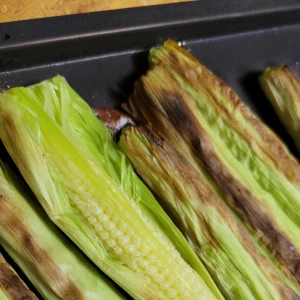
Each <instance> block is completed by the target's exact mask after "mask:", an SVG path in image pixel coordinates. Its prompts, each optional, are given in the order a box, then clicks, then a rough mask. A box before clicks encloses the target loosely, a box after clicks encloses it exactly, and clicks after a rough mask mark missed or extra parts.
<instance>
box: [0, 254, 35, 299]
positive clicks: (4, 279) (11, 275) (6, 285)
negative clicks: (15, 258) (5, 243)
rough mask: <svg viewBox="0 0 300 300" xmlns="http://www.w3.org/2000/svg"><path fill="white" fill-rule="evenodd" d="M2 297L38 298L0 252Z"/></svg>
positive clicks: (0, 297) (0, 293)
mask: <svg viewBox="0 0 300 300" xmlns="http://www.w3.org/2000/svg"><path fill="white" fill-rule="evenodd" d="M0 299H1V300H37V297H36V296H35V295H34V294H33V293H32V292H31V291H30V290H29V289H28V287H27V286H26V285H25V283H24V282H23V280H22V279H21V278H20V277H19V276H18V274H17V273H16V272H15V270H14V269H13V268H12V267H11V266H10V265H9V264H8V263H7V262H6V261H5V259H4V257H3V256H2V254H1V253H0Z"/></svg>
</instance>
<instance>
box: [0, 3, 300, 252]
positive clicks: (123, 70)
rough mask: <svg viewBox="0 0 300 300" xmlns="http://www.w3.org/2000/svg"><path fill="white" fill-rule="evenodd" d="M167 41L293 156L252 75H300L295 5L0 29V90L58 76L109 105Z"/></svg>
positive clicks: (150, 10) (215, 6)
mask: <svg viewBox="0 0 300 300" xmlns="http://www.w3.org/2000/svg"><path fill="white" fill-rule="evenodd" d="M167 38H173V39H175V40H177V41H178V42H180V43H183V44H184V45H185V47H187V48H188V49H189V50H190V51H191V52H192V53H193V54H194V55H195V56H196V57H197V58H198V59H199V60H201V61H202V62H203V63H205V64H206V65H207V66H208V67H209V68H210V69H211V70H212V71H214V72H215V73H216V74H217V75H219V76H220V77H221V78H222V79H224V80H225V81H226V82H227V83H228V84H229V85H230V86H232V87H233V88H234V89H235V90H236V91H237V92H238V94H239V95H240V96H241V97H242V99H243V100H244V101H245V102H246V103H247V104H248V105H249V106H250V107H251V108H252V109H253V110H254V112H255V113H256V114H257V115H258V116H259V117H260V118H261V119H262V120H263V121H264V122H266V123H267V124H268V125H269V126H270V127H271V128H273V129H274V130H275V131H276V132H277V133H278V134H279V135H280V136H281V138H282V139H283V140H284V141H285V142H286V143H287V144H288V145H289V147H290V149H291V151H292V152H294V154H295V155H297V154H296V151H295V147H294V145H293V143H292V142H291V139H290V138H289V136H288V134H287V133H286V131H285V130H284V128H283V126H282V125H281V124H280V122H279V121H278V118H277V117H276V115H275V114H274V112H273V110H272V107H271V106H270V104H269V103H268V101H267V100H266V98H265V97H264V95H263V93H262V91H261V89H260V87H259V84H258V80H257V77H258V74H259V73H260V72H261V71H263V70H264V69H265V68H266V67H267V66H274V65H279V64H288V65H289V66H291V67H292V68H293V69H294V71H295V72H296V73H298V75H300V1H299V0H285V1H282V0H228V1H225V0H201V1H196V2H190V3H188V2H185V3H181V4H171V5H160V6H153V7H146V8H135V9H126V10H118V11H108V12H99V13H89V14H80V15H74V16H67V17H55V18H49V19H38V20H30V21H22V22H12V23H4V24H0V88H2V89H7V88H9V87H14V86H21V85H22V86H23V85H29V84H33V83H36V82H38V81H41V80H43V79H46V78H49V77H52V76H54V75H56V74H61V75H63V76H65V77H66V79H67V80H68V81H69V83H70V84H71V85H72V86H73V87H74V88H75V89H76V90H77V91H78V92H79V94H81V96H83V98H84V99H85V100H86V101H87V102H88V103H89V104H90V105H91V106H105V107H115V106H118V105H119V104H121V103H122V102H123V101H126V99H127V97H128V95H129V94H130V93H131V91H132V89H133V85H134V81H135V80H136V79H138V78H139V76H141V75H142V74H143V73H144V72H145V71H146V70H147V67H148V65H147V55H148V51H149V49H150V47H152V46H156V45H160V44H161V43H162V42H163V41H164V40H166V39H167ZM3 151H4V150H3V149H2V148H1V147H0V153H1V156H2V155H3ZM0 250H1V249H0Z"/></svg>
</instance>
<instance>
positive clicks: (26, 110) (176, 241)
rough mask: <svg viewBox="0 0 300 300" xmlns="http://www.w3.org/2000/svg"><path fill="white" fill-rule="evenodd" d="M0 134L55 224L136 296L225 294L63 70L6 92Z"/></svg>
mask: <svg viewBox="0 0 300 300" xmlns="http://www.w3.org/2000/svg"><path fill="white" fill-rule="evenodd" d="M0 135H1V138H2V139H3V142H4V144H5V146H6V148H7V149H8V152H9V153H10V155H11V156H12V157H13V159H14V161H15V163H16V165H17V166H18V168H19V169H20V171H21V173H22V175H23V176H24V178H25V180H26V181H27V183H28V184H29V186H30V187H31V189H32V190H33V192H34V193H35V194H36V196H37V198H38V199H39V201H40V202H41V204H42V206H43V207H44V209H45V210H46V212H47V214H48V215H49V217H50V218H51V219H52V220H53V222H54V223H55V224H57V225H58V226H59V227H60V228H61V229H62V230H63V231H64V232H65V233H66V234H67V235H68V236H69V237H70V238H71V239H72V240H73V241H74V242H75V243H76V244H77V245H78V247H79V248H81V250H82V251H83V252H84V253H85V254H86V255H87V256H88V257H89V258H90V259H91V260H92V261H93V262H94V263H95V264H96V265H97V266H98V267H99V268H100V269H102V270H103V271H104V272H105V273H106V274H107V275H108V276H110V277H111V278H112V279H113V280H114V281H115V282H117V283H118V284H119V285H120V286H121V287H122V288H124V289H125V290H126V291H127V292H128V293H129V294H130V295H131V296H133V297H134V298H135V299H181V298H186V299H201V298H205V299H215V298H217V299H222V296H221V294H220V292H219V290H218V289H217V288H216V286H215V284H214V282H213V281H212V279H211V277H210V276H209V274H208V272H207V270H206V269H205V268H204V266H203V265H202V263H201V262H200V260H199V259H198V257H197V256H196V255H195V253H194V252H193V250H192V249H191V248H190V246H189V245H188V243H187V241H186V240H185V239H184V237H183V236H182V235H181V233H180V231H179V230H178V229H177V228H176V227H175V226H174V224H173V223H172V222H171V220H170V219H169V218H168V216H167V215H166V214H165V212H164V211H163V209H162V208H161V207H160V206H159V204H158V203H157V202H156V200H155V199H154V197H153V196H152V194H151V193H150V192H149V190H148V189H147V188H146V187H145V186H144V185H143V184H142V182H141V181H140V180H139V178H138V177H137V176H136V175H135V173H134V171H133V170H132V167H131V165H130V164H129V162H128V161H127V159H126V157H125V155H124V154H123V153H121V152H120V151H119V150H118V148H117V147H116V146H115V145H114V141H113V139H112V137H111V136H110V134H109V132H108V130H107V129H106V128H105V126H104V124H102V123H101V122H100V121H98V120H97V118H96V116H95V115H94V114H93V112H92V110H91V109H90V108H89V106H88V105H87V104H86V103H85V102H84V101H83V100H82V99H81V98H80V97H79V95H77V94H76V93H75V92H74V90H72V89H71V87H70V86H69V85H68V84H67V82H66V81H65V79H64V78H62V77H59V76H58V77H55V78H53V79H51V80H48V81H44V82H42V83H41V84H39V85H35V86H32V87H28V88H16V89H12V90H10V91H8V92H6V93H4V94H3V95H1V96H0Z"/></svg>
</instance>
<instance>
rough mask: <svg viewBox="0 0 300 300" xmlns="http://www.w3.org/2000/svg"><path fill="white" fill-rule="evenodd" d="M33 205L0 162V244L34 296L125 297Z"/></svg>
mask: <svg viewBox="0 0 300 300" xmlns="http://www.w3.org/2000/svg"><path fill="white" fill-rule="evenodd" d="M36 202H37V200H36V199H35V197H34V196H33V195H32V193H30V192H29V191H28V189H27V188H25V186H24V185H23V182H22V181H21V180H20V178H18V177H17V176H15V175H14V174H13V173H12V171H11V170H10V168H9V166H8V165H7V164H4V163H2V162H1V161H0V207H1V210H0V244H1V246H2V247H3V248H4V249H5V250H6V251H7V253H8V254H9V255H10V256H11V257H12V259H13V260H14V261H15V263H16V264H17V265H18V266H19V267H20V269H21V270H22V271H23V273H24V274H25V275H26V276H27V278H28V279H29V280H30V281H31V283H32V284H33V285H34V286H35V288H36V289H37V290H38V291H39V293H40V294H41V295H42V296H43V297H44V298H45V299H49V300H50V299H72V300H73V299H78V300H81V299H82V300H83V299H86V300H92V299H94V300H96V299H97V300H98V299H102V300H110V299H112V300H121V299H125V296H123V295H122V294H121V292H120V291H119V290H118V287H117V286H116V285H114V284H113V283H112V282H110V280H108V279H107V278H106V276H105V275H104V274H102V273H101V272H100V271H99V270H98V269H97V268H96V267H95V266H94V265H93V264H92V263H91V262H89V261H88V259H86V257H85V256H84V255H82V254H81V253H80V252H79V251H78V249H77V248H76V247H75V246H74V245H73V244H72V243H71V242H70V241H68V240H67V239H66V238H65V237H64V236H63V235H62V233H61V232H60V231H59V230H58V228H57V227H56V226H55V225H54V224H53V223H52V222H51V220H49V218H48V216H47V215H46V214H45V212H44V211H43V209H42V208H41V207H40V206H39V205H38V203H36Z"/></svg>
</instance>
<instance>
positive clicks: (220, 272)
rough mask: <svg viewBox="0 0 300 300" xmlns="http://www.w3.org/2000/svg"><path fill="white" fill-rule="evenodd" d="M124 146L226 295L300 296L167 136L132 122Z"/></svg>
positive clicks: (259, 296) (276, 297) (294, 297)
mask: <svg viewBox="0 0 300 300" xmlns="http://www.w3.org/2000/svg"><path fill="white" fill-rule="evenodd" d="M119 146H120V147H121V149H122V150H124V152H125V153H126V155H127V156H128V157H129V159H130V161H131V163H132V165H133V166H134V168H135V170H136V171H137V172H138V174H139V175H140V176H141V177H142V178H143V179H144V181H145V182H146V183H147V185H148V186H149V187H150V189H151V190H152V192H153V193H154V194H155V195H159V199H160V200H161V203H162V205H163V207H164V208H165V210H166V211H167V212H169V215H170V216H171V217H172V219H173V221H174V222H175V224H176V225H177V226H178V228H180V229H181V231H182V232H183V233H184V234H185V236H186V237H187V239H188V241H189V243H190V245H191V246H192V248H193V249H194V250H195V252H196V253H197V254H198V255H199V257H200V258H201V260H202V261H203V262H204V264H205V266H206V267H207V269H208V270H209V271H210V273H211V275H212V277H213V278H214V280H215V282H216V283H217V284H218V286H219V288H220V290H221V291H222V292H223V295H224V296H225V298H227V299H262V300H263V299H298V297H299V296H297V294H296V293H295V292H294V291H293V290H292V289H291V288H289V287H288V286H287V285H286V284H284V283H283V281H284V280H285V279H284V277H283V276H280V274H279V273H278V271H277V270H276V269H275V268H274V266H273V265H272V264H271V263H270V262H269V260H268V259H267V258H266V257H264V256H263V255H262V254H261V253H260V251H259V250H258V248H257V247H256V245H255V242H254V241H253V239H252V238H251V236H250V234H249V233H248V232H247V231H246V229H245V228H244V227H243V225H242V224H241V223H240V221H239V220H238V219H237V218H235V217H234V215H233V214H232V212H231V210H230V209H229V208H228V207H227V206H226V205H225V204H224V202H223V200H222V199H221V198H220V196H219V195H218V194H217V193H216V192H215V191H214V190H213V188H212V187H211V186H210V184H209V182H208V181H206V180H205V179H204V178H203V177H202V176H201V174H200V173H199V172H198V171H197V169H196V168H194V166H193V165H192V164H190V163H189V162H188V161H187V160H186V159H185V157H184V155H182V153H180V152H178V151H177V150H176V149H175V148H174V147H173V146H172V145H171V144H170V143H169V142H168V141H167V139H165V138H162V137H161V136H159V135H158V134H157V133H155V132H154V131H153V130H152V129H151V128H150V127H135V128H134V127H127V128H125V129H123V131H122V134H121V137H120V141H119ZM299 295H300V289H299Z"/></svg>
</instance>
